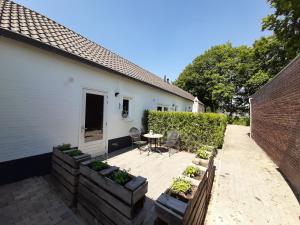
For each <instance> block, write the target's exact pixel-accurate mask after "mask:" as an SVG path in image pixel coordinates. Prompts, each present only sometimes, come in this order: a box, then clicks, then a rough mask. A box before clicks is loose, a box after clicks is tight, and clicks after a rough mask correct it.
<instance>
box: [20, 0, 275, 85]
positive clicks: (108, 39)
mask: <svg viewBox="0 0 300 225" xmlns="http://www.w3.org/2000/svg"><path fill="white" fill-rule="evenodd" d="M15 2H17V3H20V4H22V5H25V6H26V7H29V8H31V9H33V10H35V11H37V12H40V13H42V14H44V15H46V16H47V17H49V18H51V19H53V20H55V21H57V22H58V23H60V24H62V25H65V26H66V27H68V28H70V29H72V30H74V31H76V32H78V33H80V34H81V35H83V36H85V37H87V38H89V39H90V40H93V41H95V42H97V43H98V44H100V45H102V46H104V47H106V48H108V49H110V50H111V51H113V52H116V53H118V54H119V55H121V56H123V57H125V58H127V59H129V60H130V61H132V62H134V63H136V64H138V65H139V66H141V67H143V68H145V69H147V70H149V71H151V72H153V73H155V74H157V75H159V76H161V77H163V76H164V75H166V76H167V77H169V78H170V79H171V80H172V81H173V80H175V79H176V78H177V77H178V75H179V74H180V72H182V70H183V69H184V68H185V66H186V65H188V64H189V63H191V62H192V60H193V59H194V58H195V57H196V56H197V55H200V54H201V53H203V52H204V51H205V50H207V49H209V48H210V47H211V46H213V45H217V44H223V43H226V42H228V41H229V42H231V43H233V45H234V46H237V45H251V44H252V43H253V42H254V40H255V39H258V38H260V37H261V36H265V35H269V34H270V33H269V32H262V31H261V19H262V18H263V17H264V16H266V15H267V14H270V13H271V12H272V9H271V8H270V6H269V5H268V3H267V2H266V0H151V1H149V0H147V1H146V0H43V1H41V0H15Z"/></svg>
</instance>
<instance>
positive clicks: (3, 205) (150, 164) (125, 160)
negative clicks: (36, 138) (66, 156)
mask: <svg viewBox="0 0 300 225" xmlns="http://www.w3.org/2000/svg"><path fill="white" fill-rule="evenodd" d="M193 157H194V155H193V154H190V153H187V152H178V153H174V154H172V155H171V157H169V154H168V152H164V153H162V154H159V153H153V152H151V153H150V154H149V155H148V153H147V152H142V154H140V151H139V150H138V149H133V150H131V149H123V150H120V151H117V152H114V153H113V154H111V155H110V156H109V159H108V163H109V164H111V165H115V166H118V167H120V168H122V169H126V170H130V173H131V174H133V175H139V176H143V177H145V178H147V180H148V193H147V195H146V196H147V199H146V203H145V207H146V209H147V216H146V219H145V221H144V223H143V224H144V225H153V224H154V220H155V219H156V215H155V210H154V200H156V198H157V197H158V196H159V195H160V194H161V193H162V192H164V191H165V190H166V189H167V188H168V187H169V186H170V184H171V183H172V180H173V178H175V177H178V176H180V175H181V174H182V172H183V170H184V169H185V167H186V166H187V165H188V164H190V163H191V162H192V159H193ZM48 177H49V176H46V177H33V178H29V179H26V180H23V181H19V182H17V183H12V184H8V185H3V186H1V187H0V193H1V196H2V198H1V199H0V200H1V201H0V217H1V218H2V219H1V222H4V223H5V224H8V225H9V224H12V225H13V224H53V225H54V224H57V225H60V224H61V225H63V224H70V225H71V224H78V225H79V224H85V223H84V221H82V219H81V218H80V217H77V216H78V215H77V216H76V214H74V212H72V210H71V209H69V208H68V207H67V206H66V205H65V204H64V202H63V201H62V199H61V195H60V194H59V193H58V192H56V191H54V190H53V187H52V185H50V184H49V183H48Z"/></svg>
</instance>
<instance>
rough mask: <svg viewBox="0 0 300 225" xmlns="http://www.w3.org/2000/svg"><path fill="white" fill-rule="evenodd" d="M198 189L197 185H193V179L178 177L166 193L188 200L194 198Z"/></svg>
mask: <svg viewBox="0 0 300 225" xmlns="http://www.w3.org/2000/svg"><path fill="white" fill-rule="evenodd" d="M196 190H197V186H195V185H193V184H192V182H191V181H189V180H187V179H184V178H176V179H175V180H174V181H173V184H172V186H171V187H170V188H169V189H167V191H166V192H165V193H166V194H168V195H170V196H172V197H173V198H176V199H178V200H180V201H182V202H188V201H189V200H191V199H193V197H194V194H195V192H196Z"/></svg>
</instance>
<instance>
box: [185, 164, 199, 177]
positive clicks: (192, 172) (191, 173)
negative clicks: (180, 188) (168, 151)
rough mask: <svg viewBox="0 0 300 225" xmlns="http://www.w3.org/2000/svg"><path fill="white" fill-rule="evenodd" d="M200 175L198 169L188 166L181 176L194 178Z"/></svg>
mask: <svg viewBox="0 0 300 225" xmlns="http://www.w3.org/2000/svg"><path fill="white" fill-rule="evenodd" d="M199 173H200V169H199V168H198V167H196V166H188V167H187V168H186V169H185V170H184V172H183V174H184V175H186V176H188V177H196V176H197V175H199Z"/></svg>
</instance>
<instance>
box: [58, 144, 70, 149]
mask: <svg viewBox="0 0 300 225" xmlns="http://www.w3.org/2000/svg"><path fill="white" fill-rule="evenodd" d="M56 148H57V149H58V150H60V151H66V150H69V149H71V144H64V143H63V144H62V145H58V146H57V147H56Z"/></svg>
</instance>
